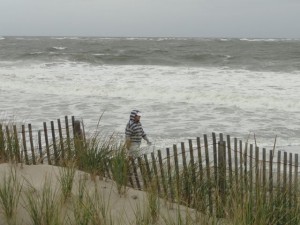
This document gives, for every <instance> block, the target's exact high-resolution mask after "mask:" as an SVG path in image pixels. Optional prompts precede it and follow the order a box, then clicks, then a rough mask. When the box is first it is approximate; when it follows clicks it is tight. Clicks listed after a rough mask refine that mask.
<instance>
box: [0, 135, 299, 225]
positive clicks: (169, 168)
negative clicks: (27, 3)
mask: <svg viewBox="0 0 300 225" xmlns="http://www.w3.org/2000/svg"><path fill="white" fill-rule="evenodd" d="M14 133H16V132H14ZM57 142H58V141H57ZM63 143H64V148H59V151H58V154H57V155H56V156H55V157H56V158H55V159H54V158H51V159H47V160H52V161H53V160H55V161H57V162H59V165H57V166H58V167H59V169H58V171H59V172H58V174H57V177H55V178H56V181H57V183H58V185H57V186H55V185H54V186H53V185H52V184H53V182H54V181H53V180H52V179H53V177H52V179H48V178H49V177H46V178H45V180H44V183H43V186H42V188H37V187H35V186H33V185H32V184H31V183H30V181H29V180H25V183H27V185H26V186H24V185H23V183H24V179H23V178H22V176H19V175H18V169H19V170H22V168H20V167H22V165H23V164H20V163H22V162H24V161H25V160H24V159H23V154H21V153H22V151H21V152H20V149H21V150H22V148H20V146H19V144H20V141H18V138H16V136H14V135H10V134H9V131H8V132H7V134H6V133H5V132H3V131H2V130H1V131H0V148H1V149H0V157H1V162H9V163H10V165H11V169H10V173H9V174H7V173H5V174H4V175H3V174H2V175H1V177H0V215H1V218H0V225H19V224H20V225H22V224H24V225H27V224H28V225H29V224H33V225H61V224H70V225H71V224H72V225H73V224H75V225H77V224H78V225H94V224H95V225H96V224H104V225H114V224H121V225H122V224H129V225H134V224H136V225H137V224H139V225H143V224H145V225H146V224H157V225H179V224H180V225H181V224H182V225H193V224H201V225H203V224H204V225H217V224H222V225H261V224H264V225H285V224H290V225H296V224H299V223H300V192H299V185H298V184H297V182H298V181H297V180H296V179H293V180H292V179H289V178H285V180H286V183H288V185H283V184H282V183H280V184H278V183H275V182H274V181H273V183H272V185H270V183H269V182H270V181H269V180H267V181H266V179H265V178H264V177H261V168H259V167H258V168H254V167H253V168H251V171H252V172H253V174H255V176H252V177H250V173H249V171H244V170H241V169H240V168H237V170H238V171H234V170H233V171H231V176H229V171H223V173H219V172H220V171H219V170H220V168H213V167H211V166H209V167H206V166H204V164H201V166H200V165H199V164H198V163H199V162H198V163H197V162H193V163H191V162H188V163H187V164H184V165H181V164H180V166H179V167H177V168H176V166H175V165H174V159H173V158H172V157H173V156H170V158H167V159H163V160H161V162H158V160H157V161H156V159H155V158H154V154H153V155H151V160H148V158H147V157H148V156H144V157H141V158H138V159H135V160H132V159H130V158H128V156H127V154H126V149H125V147H124V144H123V142H122V141H120V140H119V139H118V138H116V137H115V136H114V135H111V136H109V137H103V136H101V135H100V134H99V133H94V134H92V135H90V137H84V138H83V137H77V136H76V138H75V139H73V140H63ZM67 143H70V144H69V145H68V144H67ZM51 148H53V145H50V150H53V149H51ZM62 153H64V154H62ZM63 155H64V157H62V156H63ZM51 157H53V155H51ZM57 157H61V158H59V160H57ZM47 160H46V159H44V163H46V162H47ZM37 161H39V162H41V160H37ZM253 161H254V160H253ZM200 168H201V169H200ZM214 169H215V170H214ZM254 170H255V171H254ZM241 171H242V172H241ZM215 172H218V176H217V177H215V174H216V173H215ZM221 172H222V171H221ZM220 174H222V175H224V176H221V175H220ZM251 174H252V173H251ZM291 174H292V173H291ZM292 175H293V176H294V175H295V174H292ZM104 178H105V179H104ZM137 178H138V180H139V182H140V186H141V189H142V190H143V191H144V192H143V194H141V195H137V196H134V198H133V197H132V196H131V195H130V191H131V190H130V189H129V186H133V188H137V183H136V182H137V180H136V179H137ZM274 179H275V178H274ZM250 181H251V182H252V183H250ZM41 182H42V181H41ZM100 182H102V184H100ZM103 183H104V184H105V186H103ZM114 194H117V195H118V199H117V200H115V199H114V200H113V201H112V196H113V195H114ZM124 199H126V201H128V202H130V204H131V205H130V207H128V205H126V204H124V202H123V200H124ZM116 202H117V203H116ZM118 202H119V203H120V202H122V204H124V206H123V208H121V209H120V208H117V209H115V207H116V205H114V204H118ZM20 211H24V212H23V214H22V215H25V216H24V218H23V217H22V218H21V217H20V216H19V212H20ZM2 218H3V219H5V222H2V221H1V219H2Z"/></svg>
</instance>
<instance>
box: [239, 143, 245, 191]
mask: <svg viewBox="0 0 300 225" xmlns="http://www.w3.org/2000/svg"><path fill="white" fill-rule="evenodd" d="M239 158H240V160H239V173H240V176H239V177H240V181H241V182H239V186H240V190H241V191H240V192H241V193H243V191H244V190H243V189H244V185H243V183H244V182H243V181H244V171H243V161H244V160H243V142H242V141H241V140H240V141H239Z"/></svg>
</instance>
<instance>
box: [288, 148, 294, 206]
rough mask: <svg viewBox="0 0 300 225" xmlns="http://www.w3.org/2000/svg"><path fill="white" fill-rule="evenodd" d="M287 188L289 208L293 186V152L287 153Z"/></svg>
mask: <svg viewBox="0 0 300 225" xmlns="http://www.w3.org/2000/svg"><path fill="white" fill-rule="evenodd" d="M289 156H290V157H289V188H288V192H289V195H288V198H289V208H290V209H291V207H292V196H293V195H292V187H293V154H292V153H290V154H289Z"/></svg>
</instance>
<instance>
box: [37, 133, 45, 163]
mask: <svg viewBox="0 0 300 225" xmlns="http://www.w3.org/2000/svg"><path fill="white" fill-rule="evenodd" d="M38 143H39V153H40V163H41V164H43V163H44V157H43V147H42V132H41V131H40V130H39V131H38Z"/></svg>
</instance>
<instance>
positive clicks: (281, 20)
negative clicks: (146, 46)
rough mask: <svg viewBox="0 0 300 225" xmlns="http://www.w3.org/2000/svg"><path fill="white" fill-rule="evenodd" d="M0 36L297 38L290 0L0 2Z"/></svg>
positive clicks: (298, 27) (299, 28) (295, 4)
mask: <svg viewBox="0 0 300 225" xmlns="http://www.w3.org/2000/svg"><path fill="white" fill-rule="evenodd" d="M0 4H1V8H0V35H50V36H67V35H71V36H77V35H83V36H91V35H92V36H200V37H263V38H264V37H283V38H284V37H286V38H299V37H300V25H299V23H298V21H300V16H299V15H298V14H299V13H298V12H297V9H299V8H300V7H299V6H300V3H299V2H297V1H296V0H285V1H281V0H264V1H258V0H252V1H250V0H210V1H208V0H185V1H182V0H64V1H58V0H52V1H49V0H47V1H46V0H0Z"/></svg>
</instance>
